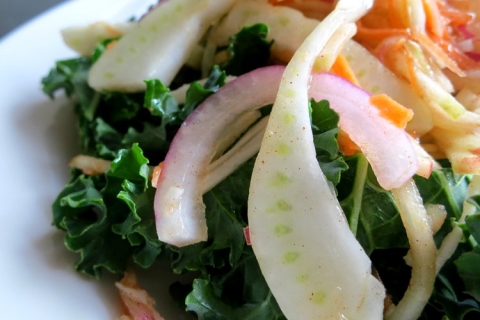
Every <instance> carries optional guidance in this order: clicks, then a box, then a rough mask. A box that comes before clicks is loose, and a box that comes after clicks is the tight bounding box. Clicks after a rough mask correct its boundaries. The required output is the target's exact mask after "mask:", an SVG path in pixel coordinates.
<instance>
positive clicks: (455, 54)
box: [439, 40, 478, 74]
mask: <svg viewBox="0 0 480 320" xmlns="http://www.w3.org/2000/svg"><path fill="white" fill-rule="evenodd" d="M439 46H440V47H441V48H442V49H443V51H445V52H447V54H448V56H449V57H450V58H451V59H452V60H453V61H455V62H456V63H457V65H458V66H459V67H460V68H461V69H462V70H469V69H474V68H478V63H477V62H476V61H475V60H473V59H472V58H470V57H469V56H467V55H466V54H465V53H464V52H463V51H462V50H460V49H459V48H457V46H455V45H454V44H452V43H450V42H449V41H446V40H439ZM452 71H453V70H452ZM462 74H463V71H462Z"/></svg>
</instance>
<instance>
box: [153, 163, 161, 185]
mask: <svg viewBox="0 0 480 320" xmlns="http://www.w3.org/2000/svg"><path fill="white" fill-rule="evenodd" d="M162 168H163V161H162V162H160V163H159V164H158V166H156V167H155V168H154V169H153V173H152V179H151V182H152V186H153V187H154V188H156V187H157V184H158V179H160V174H161V173H162Z"/></svg>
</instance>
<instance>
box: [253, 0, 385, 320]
mask: <svg viewBox="0 0 480 320" xmlns="http://www.w3.org/2000/svg"><path fill="white" fill-rule="evenodd" d="M371 5H372V1H358V0H351V1H344V0H341V1H339V3H338V5H337V7H336V9H335V10H334V11H333V12H332V13H331V14H330V15H329V16H328V17H327V18H326V19H325V20H324V21H323V22H322V23H321V24H319V26H318V27H317V28H316V29H315V30H314V31H313V32H312V34H310V36H309V37H308V38H307V39H306V40H305V42H304V43H303V44H302V45H301V47H300V48H299V50H298V51H297V52H296V53H295V55H294V57H293V58H292V60H291V62H290V63H289V65H288V66H287V68H286V69H285V72H284V74H283V77H282V81H281V83H280V87H279V91H278V94H277V98H276V101H275V103H274V106H273V109H272V113H271V116H270V119H269V122H268V125H267V129H266V132H265V135H264V138H263V141H262V145H261V148H260V152H259V154H258V157H257V160H256V163H255V167H254V172H253V175H252V180H251V185H250V195H249V203H248V218H249V227H250V239H251V243H252V246H253V250H254V252H255V255H256V257H257V259H258V261H259V264H260V268H261V270H262V273H263V275H264V277H265V279H266V281H267V283H268V285H269V287H270V289H271V290H272V293H273V295H274V296H275V299H276V300H277V302H278V303H279V306H280V308H281V309H282V311H283V313H284V314H285V316H286V317H287V318H288V319H290V320H292V319H293V320H294V319H355V320H361V319H368V320H375V319H382V317H383V300H384V297H385V289H384V287H383V285H382V284H381V283H380V282H379V281H378V280H377V279H376V278H375V277H373V276H372V274H371V261H370V259H369V258H368V256H367V255H366V254H365V252H364V251H363V249H362V247H361V246H360V244H359V243H358V242H357V240H356V239H355V237H354V235H353V234H352V233H351V232H350V230H349V227H348V224H347V221H346V219H345V217H344V215H343V213H342V210H341V208H340V205H339V203H338V200H337V199H336V196H335V195H334V194H333V193H332V191H331V189H330V187H329V185H328V183H327V181H326V179H325V177H324V175H323V173H322V171H321V169H320V167H319V165H318V162H317V160H316V157H315V149H314V145H313V137H312V132H311V128H310V119H309V113H308V108H307V105H308V86H309V81H310V78H311V70H312V66H313V63H314V61H315V59H316V57H317V55H318V54H319V53H320V52H321V50H322V49H324V46H325V44H327V42H328V40H329V39H330V37H331V36H332V35H333V34H334V33H335V32H336V30H338V28H340V26H341V25H342V24H344V23H348V22H351V21H354V19H357V18H358V17H359V15H362V14H364V13H365V12H366V10H368V8H369V7H370V6H371ZM327 51H328V50H327Z"/></svg>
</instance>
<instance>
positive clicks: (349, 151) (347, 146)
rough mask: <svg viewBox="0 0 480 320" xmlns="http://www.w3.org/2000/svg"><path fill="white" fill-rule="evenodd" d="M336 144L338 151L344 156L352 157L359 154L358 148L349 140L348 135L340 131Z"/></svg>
mask: <svg viewBox="0 0 480 320" xmlns="http://www.w3.org/2000/svg"><path fill="white" fill-rule="evenodd" d="M337 142H338V146H339V148H340V150H341V151H342V152H343V154H344V155H346V156H353V155H354V154H356V153H359V152H360V147H359V146H357V144H356V143H355V142H353V141H352V139H350V136H349V135H348V133H346V132H345V131H343V130H342V129H340V131H339V132H338V136H337Z"/></svg>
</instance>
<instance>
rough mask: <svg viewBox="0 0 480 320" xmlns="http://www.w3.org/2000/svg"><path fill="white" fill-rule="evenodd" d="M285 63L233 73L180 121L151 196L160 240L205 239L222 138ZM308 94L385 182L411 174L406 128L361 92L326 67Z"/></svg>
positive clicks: (265, 98)
mask: <svg viewBox="0 0 480 320" xmlns="http://www.w3.org/2000/svg"><path fill="white" fill-rule="evenodd" d="M284 69H285V68H284V67H280V66H274V67H267V68H262V69H257V70H255V71H252V72H250V73H248V74H245V75H243V76H241V77H238V78H237V79H235V80H233V81H232V82H230V83H228V84H226V85H225V86H224V87H222V88H221V89H220V90H219V91H218V92H217V93H216V94H214V95H212V96H210V97H209V98H208V99H207V100H205V101H204V102H203V103H202V104H201V105H200V106H199V107H198V108H197V109H196V110H195V111H194V112H193V113H192V114H191V115H190V116H189V117H188V118H187V120H186V121H185V122H184V124H183V125H182V127H181V128H180V130H179V131H178V133H177V135H176V136H175V138H174V140H173V141H172V144H171V147H170V150H169V152H168V154H167V156H166V158H165V161H164V162H163V168H162V173H161V175H160V178H159V180H158V185H157V192H156V195H155V203H154V207H155V218H156V225H157V232H158V236H159V239H160V240H161V241H163V242H166V243H170V244H173V245H175V246H185V245H189V244H193V243H197V242H200V241H205V240H207V238H208V232H207V225H206V221H205V206H204V204H203V200H202V195H203V193H204V191H205V186H206V183H207V181H208V180H207V176H208V172H209V171H208V168H209V165H210V163H211V161H212V159H213V157H214V156H215V155H216V154H217V153H218V151H219V150H218V148H219V140H220V137H221V136H222V135H224V134H225V132H227V131H229V130H231V123H233V122H234V121H235V119H237V118H238V117H240V116H241V115H242V114H244V113H246V112H250V111H252V110H255V109H258V108H260V107H262V106H265V105H267V104H271V103H273V102H274V100H275V98H276V94H277V90H278V87H279V84H280V81H281V78H282V74H283V71H284ZM310 96H311V97H313V98H315V99H316V100H322V99H326V100H328V101H329V102H330V105H331V107H332V108H333V109H334V110H335V111H336V112H337V113H339V115H340V126H341V127H342V129H343V130H345V131H346V132H347V133H348V135H349V136H350V138H351V139H352V140H353V141H354V142H355V143H356V144H357V145H358V146H359V147H360V148H361V149H362V152H363V153H364V154H365V156H366V157H367V159H368V160H369V162H370V164H371V165H372V168H373V171H374V172H375V174H376V176H377V179H378V181H379V183H380V185H381V186H382V187H384V188H385V189H391V188H395V187H399V186H401V185H402V184H403V183H405V182H406V181H407V180H408V179H409V178H410V177H411V176H412V175H413V174H415V172H416V171H417V168H418V163H417V157H416V154H415V151H414V149H413V147H412V145H411V142H410V140H409V138H408V136H407V134H406V133H405V131H404V130H402V129H399V128H397V127H395V126H394V125H392V124H391V123H390V122H389V121H387V120H385V119H384V118H382V117H381V116H380V115H379V112H378V110H377V108H375V107H373V106H371V105H370V104H369V97H370V95H369V94H368V93H367V92H366V91H364V90H362V89H360V88H358V87H356V86H354V85H352V84H351V83H350V82H348V81H346V80H344V79H342V78H340V77H337V76H334V75H331V74H328V73H323V74H316V75H313V76H312V81H311V87H310ZM220 151H223V150H220ZM237 165H238V164H237ZM232 171H233V169H232Z"/></svg>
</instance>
